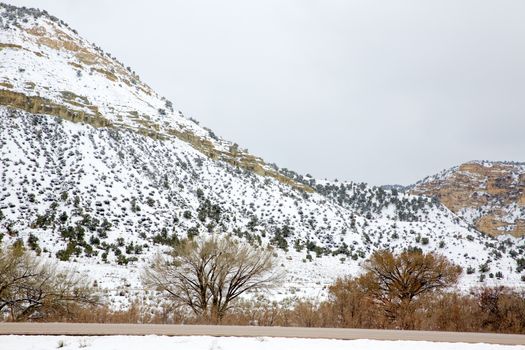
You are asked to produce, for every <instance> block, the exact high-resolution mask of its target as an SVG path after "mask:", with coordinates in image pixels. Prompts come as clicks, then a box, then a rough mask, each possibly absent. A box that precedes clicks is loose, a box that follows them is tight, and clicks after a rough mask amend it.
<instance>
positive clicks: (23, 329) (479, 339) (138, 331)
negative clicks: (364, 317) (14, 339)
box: [0, 323, 525, 345]
mask: <svg viewBox="0 0 525 350" xmlns="http://www.w3.org/2000/svg"><path fill="white" fill-rule="evenodd" d="M0 334H1V335H6V334H17V335H149V334H156V335H170V336H188V335H209V336H237V337H287V338H324V339H375V340H426V341H438V342H454V343H457V342H463V343H489V344H505V345H525V335H512V334H491V333H459V332H428V331H397V330H375V329H343V328H299V327H251V326H207V325H203V326H194V325H191V326H190V325H158V324H97V323H0Z"/></svg>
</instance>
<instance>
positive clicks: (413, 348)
mask: <svg viewBox="0 0 525 350" xmlns="http://www.w3.org/2000/svg"><path fill="white" fill-rule="evenodd" d="M0 344H1V345H0V348H2V349H17V350H48V349H64V350H66V349H67V350H69V349H88V350H116V349H126V350H135V349H137V350H139V349H140V350H142V349H146V348H149V349H155V350H164V349H170V350H173V349H184V350H201V349H202V350H245V349H250V350H270V349H271V350H277V349H302V350H309V349H312V350H314V349H315V350H318V349H331V350H337V349H341V350H342V349H345V350H347V349H355V350H397V349H403V350H420V349H426V350H499V349H501V350H503V349H508V350H511V349H512V350H522V349H525V346H508V345H492V344H466V343H434V342H424V341H380V340H367V339H359V340H335V339H297V338H267V337H260V338H242V337H201V336H199V337H164V336H139V337H137V336H107V337H70V336H53V337H50V336H14V335H9V336H0Z"/></svg>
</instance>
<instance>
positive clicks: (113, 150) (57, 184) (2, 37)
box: [0, 5, 525, 301]
mask: <svg viewBox="0 0 525 350" xmlns="http://www.w3.org/2000/svg"><path fill="white" fill-rule="evenodd" d="M0 18H1V21H0V176H1V179H2V182H1V186H0V210H1V214H0V230H1V231H0V232H6V234H5V236H4V237H3V240H4V241H5V242H12V241H14V240H16V239H21V240H23V241H24V242H25V244H26V245H27V246H29V247H30V248H31V249H33V250H35V251H36V252H38V253H40V254H43V255H44V256H48V257H49V258H50V259H59V260H61V261H62V263H63V264H73V265H74V266H75V267H77V268H78V269H80V270H82V271H86V272H87V273H88V274H90V275H91V277H92V278H93V279H96V280H97V284H98V285H99V286H100V287H101V288H103V289H106V290H107V292H108V295H110V296H111V297H112V298H113V299H111V300H112V301H118V300H119V299H126V298H128V299H129V298H130V297H133V296H134V295H136V294H137V293H138V292H139V291H140V289H141V286H140V279H139V273H138V272H139V271H140V268H141V266H142V265H143V264H145V263H147V261H148V260H149V259H150V258H151V256H152V255H153V254H154V253H155V252H157V251H158V250H162V251H166V250H167V249H168V247H167V246H169V245H170V244H172V243H173V241H174V240H176V239H181V238H183V237H186V236H187V235H194V234H201V235H204V234H209V233H219V234H224V233H230V234H234V235H237V236H239V237H240V238H242V239H246V240H248V241H250V242H252V243H253V244H255V245H263V246H266V245H270V246H272V247H274V248H275V249H276V252H277V253H278V254H279V257H280V259H281V260H282V266H281V268H282V269H284V270H286V272H287V273H288V277H287V279H286V280H287V282H286V283H285V284H284V285H283V286H281V288H279V289H277V290H276V295H273V296H271V297H272V298H273V297H275V298H285V297H293V296H318V295H320V296H324V295H326V290H325V289H324V288H325V286H326V285H328V284H330V283H331V282H333V280H334V279H335V278H336V277H337V276H341V275H345V274H357V273H359V271H360V268H359V264H360V263H361V262H362V261H364V259H366V258H367V257H368V256H369V255H370V254H371V253H372V252H373V251H374V250H376V249H392V250H395V251H401V250H403V249H406V248H408V247H417V248H420V249H422V250H424V251H429V250H435V251H437V252H440V253H442V254H444V255H446V256H448V257H449V258H451V259H452V260H454V261H455V262H456V263H458V264H460V265H462V266H464V267H465V268H467V267H469V266H470V267H472V268H474V269H476V272H475V273H473V274H469V275H467V274H465V276H464V283H462V287H465V288H467V287H469V286H471V285H475V284H477V282H476V281H477V280H478V279H479V275H480V273H479V272H478V271H477V267H478V266H479V265H480V264H482V263H485V262H487V261H489V262H490V266H491V272H493V273H495V272H497V271H500V272H502V273H503V276H504V277H503V278H502V279H501V280H496V279H495V278H487V279H486V280H485V282H484V283H489V284H490V283H504V284H508V285H521V284H522V282H520V274H519V273H517V272H516V260H515V259H516V255H514V254H511V251H515V252H519V253H520V254H523V251H524V250H525V242H523V240H519V239H516V238H512V237H500V238H498V239H495V238H491V237H488V236H485V235H483V234H481V233H479V232H478V231H476V230H475V229H473V228H472V227H471V226H470V225H468V224H467V223H466V222H465V221H463V220H462V219H460V218H459V217H457V216H456V215H455V214H453V213H452V212H451V211H449V210H448V209H447V208H445V207H444V206H443V205H441V204H440V203H439V202H436V201H435V200H432V199H430V198H425V197H420V196H413V195H408V194H405V193H402V192H398V191H397V190H395V189H394V190H384V189H381V188H377V187H369V186H367V185H365V184H354V183H330V182H327V181H316V180H314V179H311V178H308V177H303V176H301V175H298V174H295V173H293V172H291V171H289V170H286V169H279V168H278V167H276V166H272V165H268V164H266V163H264V161H263V160H262V159H260V158H258V157H254V156H252V155H250V154H248V153H247V152H245V151H243V150H242V149H240V148H239V147H238V146H237V145H236V144H234V143H232V142H228V141H226V140H223V139H221V138H219V137H217V136H216V135H215V134H214V133H213V132H212V131H210V130H208V129H205V128H203V127H201V126H199V125H198V123H196V122H195V121H193V120H189V119H186V118H185V117H184V116H183V114H182V113H181V112H178V110H177V108H175V107H174V106H173V104H172V103H171V102H169V101H167V100H166V99H164V98H162V97H160V96H158V95H157V94H156V93H155V92H154V91H153V90H152V89H151V88H150V87H148V86H147V85H145V84H144V83H142V82H141V81H140V79H139V77H138V76H137V75H136V74H135V73H133V72H132V70H131V69H128V68H125V67H124V66H123V65H122V64H121V63H119V62H118V61H117V60H116V59H114V58H113V57H111V55H109V54H106V53H104V52H103V51H102V50H100V49H99V48H97V47H96V46H95V45H93V44H91V43H89V42H87V41H86V40H84V39H83V38H81V37H80V36H79V35H78V34H77V33H76V32H75V31H73V30H72V29H70V28H69V27H67V25H65V24H64V23H62V22H60V21H59V20H58V19H55V18H53V17H52V16H49V15H47V14H46V13H43V12H40V11H37V10H27V9H25V10H24V9H20V8H12V7H9V6H6V5H0Z"/></svg>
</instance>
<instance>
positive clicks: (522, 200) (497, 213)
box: [411, 162, 525, 237]
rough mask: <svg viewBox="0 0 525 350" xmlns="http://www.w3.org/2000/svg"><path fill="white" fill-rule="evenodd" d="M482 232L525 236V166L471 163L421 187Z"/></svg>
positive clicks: (418, 191) (418, 189)
mask: <svg viewBox="0 0 525 350" xmlns="http://www.w3.org/2000/svg"><path fill="white" fill-rule="evenodd" d="M411 193H413V194H418V195H425V196H435V197H437V198H438V199H439V200H440V201H441V203H443V204H444V205H445V206H446V207H448V208H449V209H450V210H452V211H453V212H454V213H456V214H458V215H460V216H462V217H463V218H465V220H467V221H468V222H469V223H471V224H472V225H474V227H476V229H478V230H479V231H481V232H483V233H486V234H489V235H491V236H498V235H502V234H511V235H513V236H515V237H523V236H525V163H510V162H469V163H465V164H462V165H460V166H458V167H455V168H452V169H450V170H447V171H445V172H442V173H440V174H438V175H435V176H432V177H429V178H427V179H425V180H423V181H421V182H419V183H417V184H416V185H415V186H414V187H413V188H412V189H411Z"/></svg>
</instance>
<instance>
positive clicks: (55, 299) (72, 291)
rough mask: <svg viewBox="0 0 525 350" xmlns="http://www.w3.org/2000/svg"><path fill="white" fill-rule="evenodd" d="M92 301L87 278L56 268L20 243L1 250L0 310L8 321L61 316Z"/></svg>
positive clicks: (92, 303)
mask: <svg viewBox="0 0 525 350" xmlns="http://www.w3.org/2000/svg"><path fill="white" fill-rule="evenodd" d="M95 303H96V299H95V298H94V297H93V293H92V290H91V289H90V288H89V286H88V283H87V281H85V280H84V279H83V277H81V276H77V274H76V273H75V272H74V271H66V270H59V269H58V268H57V267H56V265H54V264H50V263H47V262H45V261H43V260H42V259H40V258H37V257H35V256H34V255H32V254H31V253H29V252H26V251H25V250H24V249H23V247H22V246H21V245H17V244H15V245H13V246H12V247H10V248H8V249H6V250H0V313H4V314H8V315H9V316H8V319H9V320H12V321H25V320H28V319H37V318H42V319H45V318H50V317H61V316H65V315H68V314H71V313H72V311H73V310H74V309H75V308H76V307H77V305H79V304H84V305H86V304H88V305H94V304H95Z"/></svg>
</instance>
